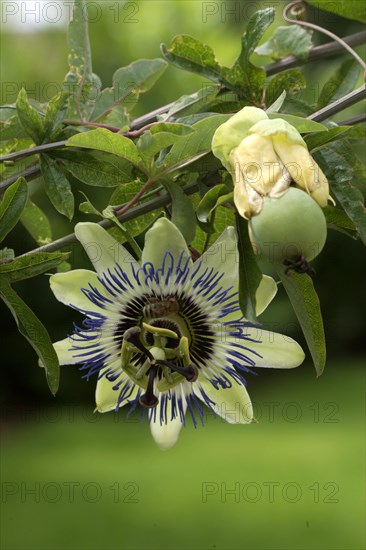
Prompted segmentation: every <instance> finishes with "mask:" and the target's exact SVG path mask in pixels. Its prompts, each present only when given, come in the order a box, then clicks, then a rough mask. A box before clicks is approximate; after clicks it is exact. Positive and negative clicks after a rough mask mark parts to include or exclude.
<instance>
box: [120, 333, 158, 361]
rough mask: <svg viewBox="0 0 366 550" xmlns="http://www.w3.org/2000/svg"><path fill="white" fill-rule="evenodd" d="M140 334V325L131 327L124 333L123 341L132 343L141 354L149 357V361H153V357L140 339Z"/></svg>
mask: <svg viewBox="0 0 366 550" xmlns="http://www.w3.org/2000/svg"><path fill="white" fill-rule="evenodd" d="M140 334H141V329H140V327H131V328H129V329H127V330H126V332H125V333H124V335H123V340H124V341H125V342H129V343H130V344H133V345H134V346H135V348H137V349H138V350H139V351H141V353H142V354H143V355H146V357H148V359H150V361H151V362H152V363H153V362H154V357H153V356H152V355H151V353H150V352H149V350H148V349H147V348H145V346H144V345H143V344H142V342H141V340H140Z"/></svg>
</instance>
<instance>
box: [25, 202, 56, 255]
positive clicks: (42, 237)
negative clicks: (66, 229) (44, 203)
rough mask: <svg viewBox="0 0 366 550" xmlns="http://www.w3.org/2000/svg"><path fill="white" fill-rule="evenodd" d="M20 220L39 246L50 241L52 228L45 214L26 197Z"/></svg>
mask: <svg viewBox="0 0 366 550" xmlns="http://www.w3.org/2000/svg"><path fill="white" fill-rule="evenodd" d="M20 221H21V222H22V224H23V225H24V227H25V228H26V230H27V231H28V233H29V234H30V235H31V236H32V237H33V239H34V240H35V241H36V243H37V244H39V245H40V246H43V245H45V244H48V243H50V242H51V241H52V230H51V225H50V222H49V220H48V218H47V216H46V215H45V213H44V212H43V211H42V210H41V209H40V208H39V207H38V206H37V205H36V204H34V202H32V201H31V200H30V199H28V201H27V204H26V205H25V208H24V210H23V212H22V215H21V217H20Z"/></svg>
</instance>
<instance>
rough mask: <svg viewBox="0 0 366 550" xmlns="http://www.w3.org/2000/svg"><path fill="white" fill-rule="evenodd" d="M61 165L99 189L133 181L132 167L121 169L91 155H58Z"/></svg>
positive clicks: (77, 177) (84, 181)
mask: <svg viewBox="0 0 366 550" xmlns="http://www.w3.org/2000/svg"><path fill="white" fill-rule="evenodd" d="M58 158H60V165H61V166H63V168H65V170H67V171H68V172H70V173H71V174H72V175H73V176H74V177H75V178H76V179H78V180H79V181H82V182H83V183H86V184H87V185H93V186H97V187H117V186H118V185H120V184H121V183H127V182H129V181H131V165H130V164H128V165H127V166H126V169H125V170H123V169H119V168H118V167H117V166H116V165H114V164H112V163H110V162H105V161H102V160H99V159H96V158H94V157H93V156H92V155H90V154H89V153H76V152H75V153H74V152H73V153H72V154H69V155H65V154H62V155H60V156H59V155H58Z"/></svg>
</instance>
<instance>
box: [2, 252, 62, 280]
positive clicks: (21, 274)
mask: <svg viewBox="0 0 366 550" xmlns="http://www.w3.org/2000/svg"><path fill="white" fill-rule="evenodd" d="M68 257H69V253H63V252H37V253H34V254H28V255H27V256H21V257H19V258H16V259H15V260H14V261H12V262H9V263H6V264H2V265H0V274H1V275H6V276H7V277H8V279H9V281H10V282H11V283H14V282H16V281H22V280H24V279H30V278H32V277H36V276H37V275H40V274H41V273H45V272H46V271H49V270H51V269H54V268H55V267H57V266H58V265H59V264H61V263H62V262H63V261H65V260H67V258H68Z"/></svg>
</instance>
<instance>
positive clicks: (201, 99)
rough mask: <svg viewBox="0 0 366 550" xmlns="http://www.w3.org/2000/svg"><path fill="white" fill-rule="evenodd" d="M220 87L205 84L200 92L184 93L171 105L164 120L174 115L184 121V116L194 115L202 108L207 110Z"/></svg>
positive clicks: (178, 119)
mask: <svg viewBox="0 0 366 550" xmlns="http://www.w3.org/2000/svg"><path fill="white" fill-rule="evenodd" d="M219 89H220V88H219V86H216V85H210V86H208V85H207V86H206V85H205V86H203V87H202V88H200V89H199V90H198V92H194V93H193V94H190V95H182V96H181V97H180V98H179V99H177V100H176V101H174V103H173V104H172V105H171V107H170V109H169V111H168V112H167V113H166V115H164V120H169V119H171V118H172V117H173V118H175V119H176V120H177V121H179V122H183V120H181V118H182V117H187V116H191V115H194V114H196V113H197V112H199V111H201V110H202V109H204V110H207V105H208V104H209V102H210V101H211V100H213V99H214V98H216V96H217V94H218V92H219ZM220 101H222V98H220ZM187 124H188V123H187Z"/></svg>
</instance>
